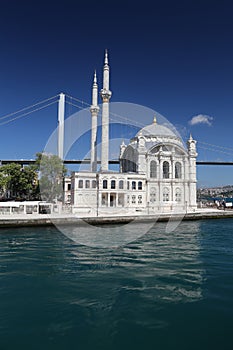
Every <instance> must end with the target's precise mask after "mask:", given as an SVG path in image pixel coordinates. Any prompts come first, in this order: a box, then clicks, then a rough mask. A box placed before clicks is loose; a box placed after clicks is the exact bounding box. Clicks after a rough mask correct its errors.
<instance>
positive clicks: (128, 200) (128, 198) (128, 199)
mask: <svg viewBox="0 0 233 350" xmlns="http://www.w3.org/2000/svg"><path fill="white" fill-rule="evenodd" d="M129 202H130V197H129V196H127V204H129Z"/></svg>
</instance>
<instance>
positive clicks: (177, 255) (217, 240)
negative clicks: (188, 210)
mask: <svg viewBox="0 0 233 350" xmlns="http://www.w3.org/2000/svg"><path fill="white" fill-rule="evenodd" d="M110 229H111V228H109V230H110ZM232 330H233V220H232V219H225V220H209V221H200V222H199V221H196V222H182V223H181V224H180V225H179V226H178V228H177V229H176V230H175V231H174V232H171V233H166V224H163V223H161V224H155V226H154V227H153V228H151V229H150V231H149V232H148V233H147V234H146V235H144V236H143V237H141V238H140V239H138V240H137V241H135V242H132V243H129V244H127V245H126V246H124V247H119V248H115V249H103V248H99V249H98V248H91V247H87V246H82V245H79V244H78V243H74V242H73V241H71V240H70V239H69V238H67V237H66V236H64V235H63V234H62V233H61V232H59V231H57V230H56V229H55V228H24V229H23V228H21V229H1V231H0V349H1V350H5V349H7V350H13V349H17V350H21V349H24V350H25V349H33V350H34V349H45V350H47V349H49V350H53V349H56V350H60V349H85V350H89V349H101V350H105V349H108V350H111V349H159V350H167V349H179V350H181V349H185V350H186V349H189V350H190V349H198V350H202V349H203V350H204V349H205V350H206V349H211V350H215V349H221V350H227V349H229V350H232V349H233V333H232Z"/></svg>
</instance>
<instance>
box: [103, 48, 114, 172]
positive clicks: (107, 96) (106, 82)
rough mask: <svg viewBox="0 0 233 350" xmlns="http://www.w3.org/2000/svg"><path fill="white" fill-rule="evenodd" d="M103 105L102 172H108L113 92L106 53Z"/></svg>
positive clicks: (106, 53)
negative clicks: (110, 112) (110, 114)
mask: <svg viewBox="0 0 233 350" xmlns="http://www.w3.org/2000/svg"><path fill="white" fill-rule="evenodd" d="M100 96H101V98H102V101H103V105H102V143H101V170H102V171H108V160H109V100H110V98H111V96H112V92H111V91H110V90H109V65H108V52H107V50H106V51H105V58H104V68H103V89H102V90H101V91H100Z"/></svg>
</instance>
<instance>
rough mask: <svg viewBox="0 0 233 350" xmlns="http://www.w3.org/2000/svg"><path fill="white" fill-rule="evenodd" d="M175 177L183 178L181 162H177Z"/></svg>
mask: <svg viewBox="0 0 233 350" xmlns="http://www.w3.org/2000/svg"><path fill="white" fill-rule="evenodd" d="M175 178H176V179H181V163H180V162H176V164H175Z"/></svg>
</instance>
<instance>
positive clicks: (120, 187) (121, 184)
mask: <svg viewBox="0 0 233 350" xmlns="http://www.w3.org/2000/svg"><path fill="white" fill-rule="evenodd" d="M119 189H120V190H123V189H124V181H123V180H120V181H119Z"/></svg>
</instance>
